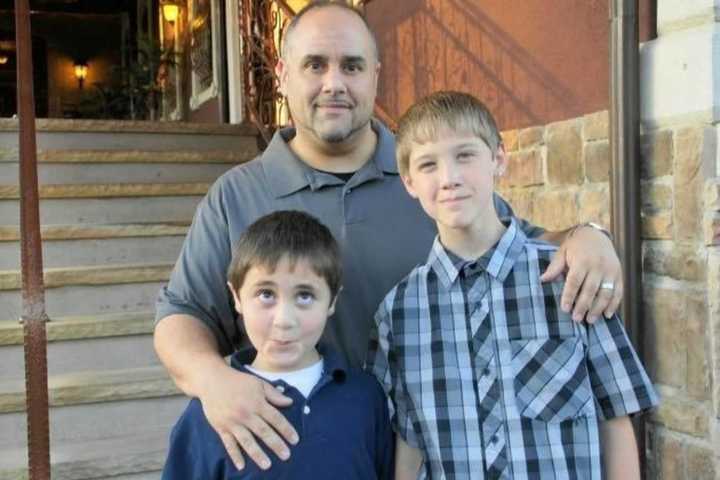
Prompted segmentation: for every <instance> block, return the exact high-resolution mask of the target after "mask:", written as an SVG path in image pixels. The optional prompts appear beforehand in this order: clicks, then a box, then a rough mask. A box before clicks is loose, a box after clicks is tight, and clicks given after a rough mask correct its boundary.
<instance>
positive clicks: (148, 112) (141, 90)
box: [78, 37, 179, 120]
mask: <svg viewBox="0 0 720 480" xmlns="http://www.w3.org/2000/svg"><path fill="white" fill-rule="evenodd" d="M130 57H131V61H130V62H129V63H128V65H126V66H125V68H123V67H122V66H121V65H115V66H113V67H112V75H111V77H112V81H111V82H110V83H109V84H97V83H96V84H94V85H93V86H94V87H95V90H94V91H93V92H92V93H89V94H87V95H86V96H85V98H83V99H82V100H81V102H80V105H79V107H78V110H79V112H80V115H81V116H82V117H86V118H112V119H130V120H155V119H156V118H157V112H158V109H159V106H160V99H161V95H162V84H161V75H162V73H163V72H165V73H167V72H168V71H169V70H170V69H172V68H174V67H176V66H177V64H178V61H179V59H178V54H177V53H176V52H175V51H174V50H173V49H172V48H163V47H162V46H161V45H160V42H158V41H157V40H155V39H154V38H150V37H141V38H139V39H138V42H137V45H136V48H135V51H134V52H132V54H131V56H130Z"/></svg>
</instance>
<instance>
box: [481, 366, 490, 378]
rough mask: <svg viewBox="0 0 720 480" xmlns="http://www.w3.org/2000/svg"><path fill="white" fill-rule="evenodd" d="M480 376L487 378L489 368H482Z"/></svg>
mask: <svg viewBox="0 0 720 480" xmlns="http://www.w3.org/2000/svg"><path fill="white" fill-rule="evenodd" d="M482 374H483V375H484V376H486V377H487V376H488V375H490V369H489V368H483V371H482Z"/></svg>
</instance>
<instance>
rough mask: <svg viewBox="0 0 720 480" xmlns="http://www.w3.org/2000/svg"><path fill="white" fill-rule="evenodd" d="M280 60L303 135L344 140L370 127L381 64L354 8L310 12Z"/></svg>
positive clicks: (283, 83) (326, 140)
mask: <svg viewBox="0 0 720 480" xmlns="http://www.w3.org/2000/svg"><path fill="white" fill-rule="evenodd" d="M283 56H284V58H283V59H281V60H280V61H279V62H278V65H277V69H276V71H277V74H278V76H279V78H280V89H281V91H282V92H283V94H284V95H285V96H286V97H287V101H288V105H289V108H290V113H291V114H292V118H293V121H294V123H295V127H296V129H297V138H298V139H303V140H305V139H308V140H314V141H321V142H323V143H325V144H335V143H341V142H343V141H345V140H348V139H350V138H352V137H353V135H354V134H356V133H358V132H361V131H364V129H367V128H370V124H369V122H370V117H371V116H372V111H373V105H374V104H375V94H376V89H377V78H378V72H379V69H380V64H379V63H378V61H377V58H376V53H375V48H374V45H373V42H372V39H371V37H370V33H369V32H368V31H367V28H366V27H365V25H364V24H363V22H362V20H361V19H360V18H358V17H357V16H356V15H355V14H353V13H352V12H348V11H345V10H342V9H340V8H333V7H326V8H319V9H317V10H314V11H311V12H308V13H307V14H306V15H305V16H304V17H302V18H301V19H300V21H299V23H298V24H297V25H296V27H295V29H294V30H293V31H292V33H291V36H290V37H289V38H288V39H287V43H286V51H285V52H283Z"/></svg>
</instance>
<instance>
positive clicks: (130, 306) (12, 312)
mask: <svg viewBox="0 0 720 480" xmlns="http://www.w3.org/2000/svg"><path fill="white" fill-rule="evenodd" d="M172 267H173V265H172V264H165V263H162V264H140V265H104V266H103V265H101V266H94V267H73V268H48V269H46V270H45V275H44V278H45V304H46V311H47V313H48V315H50V316H51V317H54V316H58V317H59V316H67V315H91V314H98V313H122V312H136V311H151V310H153V309H154V306H155V300H156V299H157V294H158V291H159V290H160V288H161V287H162V286H163V285H164V284H165V283H166V282H167V279H168V277H169V274H170V271H171V270H172ZM19 288H20V272H18V271H17V270H3V271H0V315H2V317H3V318H5V319H13V318H20V315H21V314H22V303H21V295H20V290H19Z"/></svg>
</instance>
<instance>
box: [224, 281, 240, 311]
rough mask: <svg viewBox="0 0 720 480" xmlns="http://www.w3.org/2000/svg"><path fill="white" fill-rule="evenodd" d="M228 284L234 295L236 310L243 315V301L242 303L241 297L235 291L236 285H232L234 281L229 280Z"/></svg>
mask: <svg viewBox="0 0 720 480" xmlns="http://www.w3.org/2000/svg"><path fill="white" fill-rule="evenodd" d="M227 286H228V288H229V289H230V292H231V293H232V296H233V304H234V305H235V311H236V312H237V313H239V314H240V315H242V303H240V297H238V292H236V291H235V287H233V286H232V283H230V282H227Z"/></svg>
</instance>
